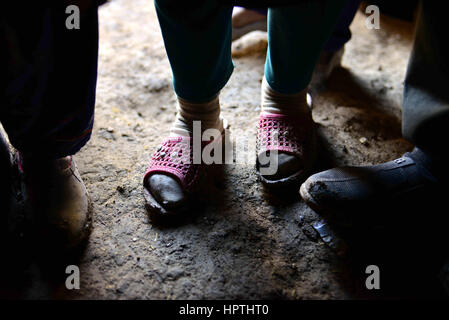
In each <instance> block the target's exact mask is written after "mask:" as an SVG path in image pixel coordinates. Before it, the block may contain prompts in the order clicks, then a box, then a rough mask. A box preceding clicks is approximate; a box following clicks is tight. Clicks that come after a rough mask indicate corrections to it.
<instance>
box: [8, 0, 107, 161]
mask: <svg viewBox="0 0 449 320" xmlns="http://www.w3.org/2000/svg"><path fill="white" fill-rule="evenodd" d="M78 2H79V3H81V4H82V5H80V9H81V15H80V29H79V30H77V29H72V30H69V29H67V28H66V19H67V17H68V16H69V14H67V13H65V9H66V5H63V4H60V5H56V4H52V5H46V4H40V3H37V4H32V5H30V7H29V8H27V9H26V10H23V8H19V7H18V6H17V5H11V6H9V5H7V6H6V9H5V10H3V9H2V11H1V12H0V46H1V50H0V55H1V56H0V61H1V64H2V66H1V70H2V72H1V73H0V88H1V93H0V120H1V123H2V124H3V126H4V128H5V130H6V132H7V133H8V136H9V139H10V141H11V143H12V144H13V146H14V147H15V148H17V149H18V150H19V151H20V152H21V153H22V154H24V155H25V156H31V157H32V156H34V155H38V156H40V157H48V158H60V157H64V156H67V155H71V154H75V153H76V152H77V151H79V149H80V148H81V147H82V146H84V144H85V143H86V142H87V141H88V140H89V137H90V134H91V130H92V125H93V118H94V104H95V88H96V79H97V54H98V18H97V4H96V1H78Z"/></svg>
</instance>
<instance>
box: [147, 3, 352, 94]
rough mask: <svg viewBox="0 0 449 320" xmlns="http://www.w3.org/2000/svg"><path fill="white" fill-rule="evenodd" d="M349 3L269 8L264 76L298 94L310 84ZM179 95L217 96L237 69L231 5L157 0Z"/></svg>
mask: <svg viewBox="0 0 449 320" xmlns="http://www.w3.org/2000/svg"><path fill="white" fill-rule="evenodd" d="M345 3H346V1H345V0H327V1H307V2H306V3H305V4H301V5H295V6H289V7H282V8H276V9H270V10H269V14H268V21H269V31H268V33H269V35H268V36H269V49H268V54H267V63H266V66H265V72H266V74H267V80H268V81H269V83H270V85H272V86H273V88H274V89H276V90H278V91H279V92H283V93H291V92H298V91H301V90H302V89H304V88H305V87H306V86H307V85H308V83H309V82H310V78H311V75H312V72H313V69H314V67H315V64H316V62H317V61H318V58H319V55H320V53H321V50H322V48H323V46H324V44H325V42H326V41H327V39H328V37H329V35H330V33H331V31H332V29H333V27H334V25H335V24H336V22H337V19H338V16H339V13H340V11H341V9H342V8H343V6H344V4H345ZM155 6H156V11H157V14H158V18H159V23H160V26H161V30H162V36H163V38H164V43H165V48H166V51H167V55H168V58H169V61H170V65H171V67H172V72H173V85H174V90H175V92H176V94H177V95H178V96H179V97H181V98H183V99H185V100H188V101H191V102H203V101H206V100H209V99H210V98H211V97H213V96H215V95H216V94H217V93H218V92H219V91H220V90H221V88H222V87H223V86H224V85H225V84H226V82H227V81H228V79H229V77H230V76H231V73H232V70H233V64H232V59H231V42H232V26H231V23H232V20H231V19H232V7H231V6H225V5H222V4H220V2H219V1H212V0H209V1H207V0H206V1H195V2H188V3H187V2H186V3H184V2H180V1H176V0H155Z"/></svg>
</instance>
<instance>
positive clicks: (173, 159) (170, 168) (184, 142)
mask: <svg viewBox="0 0 449 320" xmlns="http://www.w3.org/2000/svg"><path fill="white" fill-rule="evenodd" d="M156 172H160V173H168V174H170V175H171V176H174V177H175V178H177V179H178V180H179V182H180V183H181V186H182V187H183V188H184V189H186V190H188V189H189V188H190V187H191V185H192V184H193V183H194V182H195V181H196V180H197V175H198V165H195V164H193V152H192V138H189V137H175V138H167V139H165V140H164V141H163V142H162V144H161V145H160V146H159V147H158V148H157V150H156V152H155V153H154V154H153V156H152V157H151V160H150V163H149V164H148V168H147V170H146V172H145V175H144V181H146V180H147V178H148V177H149V176H150V175H151V174H153V173H156Z"/></svg>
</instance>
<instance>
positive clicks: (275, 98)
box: [261, 77, 310, 115]
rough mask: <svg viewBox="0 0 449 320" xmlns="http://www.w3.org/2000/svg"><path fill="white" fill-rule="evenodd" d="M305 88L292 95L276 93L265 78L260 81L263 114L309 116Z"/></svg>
mask: <svg viewBox="0 0 449 320" xmlns="http://www.w3.org/2000/svg"><path fill="white" fill-rule="evenodd" d="M307 100H308V97H307V88H306V89H304V90H302V91H300V92H298V93H293V94H284V93H279V92H276V91H275V90H274V89H272V88H271V87H270V85H269V84H268V82H267V80H266V79H265V77H263V81H262V90H261V106H262V112H264V113H276V114H294V115H296V114H309V113H310V110H309V105H308V101H307Z"/></svg>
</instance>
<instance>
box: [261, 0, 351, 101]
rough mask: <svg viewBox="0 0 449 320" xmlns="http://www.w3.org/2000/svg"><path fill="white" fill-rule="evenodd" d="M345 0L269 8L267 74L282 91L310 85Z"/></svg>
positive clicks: (328, 0)
mask: <svg viewBox="0 0 449 320" xmlns="http://www.w3.org/2000/svg"><path fill="white" fill-rule="evenodd" d="M345 4H346V0H323V1H304V2H302V3H300V4H298V5H294V6H287V7H277V8H270V9H269V10H268V53H267V61H266V63H265V78H266V79H267V82H268V84H269V85H270V86H271V87H272V88H273V89H274V90H276V91H278V92H280V93H296V92H299V91H301V90H303V89H305V88H306V87H307V85H308V84H309V82H310V79H311V78H312V73H313V70H314V68H315V65H316V63H317V61H318V58H319V56H320V53H321V51H322V49H323V47H324V45H325V44H326V42H327V40H328V39H329V37H330V35H331V33H332V30H333V28H334V26H335V25H336V23H337V21H338V17H339V15H340V12H341V10H342V9H343V7H344V6H345Z"/></svg>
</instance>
